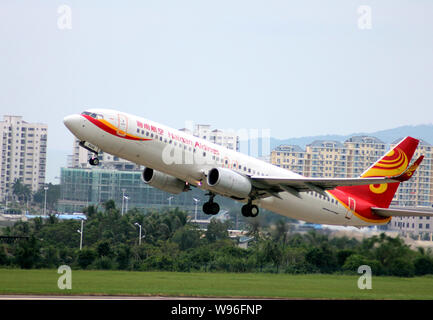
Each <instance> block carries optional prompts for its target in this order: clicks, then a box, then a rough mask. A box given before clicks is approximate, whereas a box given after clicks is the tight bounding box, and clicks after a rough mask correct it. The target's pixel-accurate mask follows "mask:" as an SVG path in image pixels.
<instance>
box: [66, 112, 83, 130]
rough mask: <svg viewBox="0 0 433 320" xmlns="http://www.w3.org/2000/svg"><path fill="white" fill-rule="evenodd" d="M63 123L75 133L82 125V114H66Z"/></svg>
mask: <svg viewBox="0 0 433 320" xmlns="http://www.w3.org/2000/svg"><path fill="white" fill-rule="evenodd" d="M63 123H64V124H65V126H66V128H68V129H69V131H71V132H72V133H75V132H76V131H77V130H78V129H79V128H80V125H81V116H80V115H78V114H73V115H70V116H66V117H65V118H64V119H63Z"/></svg>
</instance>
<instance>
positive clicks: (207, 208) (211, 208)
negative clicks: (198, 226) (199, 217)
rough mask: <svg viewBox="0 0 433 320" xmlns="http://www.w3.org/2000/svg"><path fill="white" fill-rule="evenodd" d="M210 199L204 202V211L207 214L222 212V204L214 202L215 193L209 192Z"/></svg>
mask: <svg viewBox="0 0 433 320" xmlns="http://www.w3.org/2000/svg"><path fill="white" fill-rule="evenodd" d="M207 195H209V196H210V197H209V201H208V202H205V203H204V204H203V212H204V213H205V214H210V215H213V216H214V215H216V214H218V212H220V206H219V204H218V203H216V202H213V198H215V194H213V193H209V194H207Z"/></svg>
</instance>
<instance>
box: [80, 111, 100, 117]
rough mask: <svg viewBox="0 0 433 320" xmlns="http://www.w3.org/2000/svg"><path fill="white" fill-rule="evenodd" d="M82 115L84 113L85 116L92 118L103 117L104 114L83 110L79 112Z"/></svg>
mask: <svg viewBox="0 0 433 320" xmlns="http://www.w3.org/2000/svg"><path fill="white" fill-rule="evenodd" d="M81 114H82V115H86V116H90V117H92V118H94V119H104V116H103V115H102V114H99V113H93V112H89V111H83V112H81Z"/></svg>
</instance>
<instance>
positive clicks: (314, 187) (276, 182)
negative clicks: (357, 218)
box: [251, 176, 400, 196]
mask: <svg viewBox="0 0 433 320" xmlns="http://www.w3.org/2000/svg"><path fill="white" fill-rule="evenodd" d="M251 180H252V182H253V185H254V186H255V187H256V188H257V189H259V190H260V189H261V190H265V191H266V190H269V191H271V192H274V193H277V192H282V191H287V192H289V193H292V194H295V195H297V193H299V192H307V191H315V192H318V193H321V194H323V195H325V196H327V195H326V193H325V190H332V189H335V188H336V187H344V186H359V185H369V184H383V183H396V182H400V181H399V180H398V179H396V178H383V177H377V178H376V177H375V178H308V177H305V178H304V177H301V178H280V177H262V176H252V177H251ZM273 195H275V194H273Z"/></svg>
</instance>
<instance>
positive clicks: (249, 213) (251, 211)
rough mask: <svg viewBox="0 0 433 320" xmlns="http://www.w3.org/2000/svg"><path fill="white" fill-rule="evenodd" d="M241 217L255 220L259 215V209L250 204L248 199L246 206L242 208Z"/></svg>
mask: <svg viewBox="0 0 433 320" xmlns="http://www.w3.org/2000/svg"><path fill="white" fill-rule="evenodd" d="M242 215H243V216H244V217H247V218H248V217H251V218H255V217H257V216H258V215H259V207H258V206H256V205H255V204H252V201H251V199H250V200H248V203H247V204H246V205H244V206H242Z"/></svg>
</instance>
